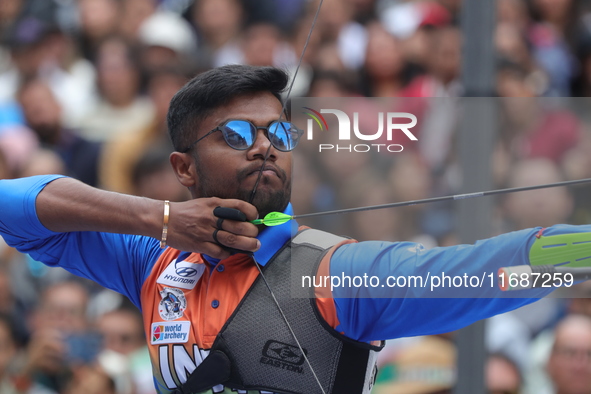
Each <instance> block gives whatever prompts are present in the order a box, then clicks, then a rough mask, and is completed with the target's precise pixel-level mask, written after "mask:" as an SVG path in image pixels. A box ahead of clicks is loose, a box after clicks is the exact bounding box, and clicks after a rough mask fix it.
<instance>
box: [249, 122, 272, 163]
mask: <svg viewBox="0 0 591 394" xmlns="http://www.w3.org/2000/svg"><path fill="white" fill-rule="evenodd" d="M247 154H248V159H249V160H255V159H259V158H261V159H264V158H265V157H266V156H267V155H268V156H269V157H268V158H267V160H271V161H275V160H277V150H276V149H275V147H274V146H273V144H271V141H270V140H269V138H268V137H267V132H266V129H264V128H258V129H257V134H256V139H255V140H254V143H253V144H252V146H251V147H250V149H249V150H248V151H247Z"/></svg>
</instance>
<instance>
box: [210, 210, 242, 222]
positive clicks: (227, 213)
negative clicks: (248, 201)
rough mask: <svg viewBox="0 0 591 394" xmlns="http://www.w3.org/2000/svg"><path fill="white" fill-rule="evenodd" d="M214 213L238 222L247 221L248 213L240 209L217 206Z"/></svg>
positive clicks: (219, 216)
mask: <svg viewBox="0 0 591 394" xmlns="http://www.w3.org/2000/svg"><path fill="white" fill-rule="evenodd" d="M213 214H214V215H215V216H216V217H218V218H222V219H228V220H236V221H238V222H245V221H246V215H245V214H244V213H243V212H241V211H239V210H238V209H234V208H228V207H215V208H214V210H213Z"/></svg>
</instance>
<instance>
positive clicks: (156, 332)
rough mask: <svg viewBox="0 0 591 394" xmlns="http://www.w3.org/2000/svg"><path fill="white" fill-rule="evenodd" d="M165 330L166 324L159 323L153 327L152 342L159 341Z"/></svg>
mask: <svg viewBox="0 0 591 394" xmlns="http://www.w3.org/2000/svg"><path fill="white" fill-rule="evenodd" d="M163 332H164V326H162V325H157V326H154V327H152V342H156V341H159V340H160V337H161V336H162V333H163Z"/></svg>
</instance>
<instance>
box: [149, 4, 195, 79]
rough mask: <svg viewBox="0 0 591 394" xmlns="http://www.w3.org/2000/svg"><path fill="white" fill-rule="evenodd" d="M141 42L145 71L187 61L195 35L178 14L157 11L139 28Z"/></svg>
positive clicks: (192, 51) (191, 53) (191, 54)
mask: <svg viewBox="0 0 591 394" xmlns="http://www.w3.org/2000/svg"><path fill="white" fill-rule="evenodd" d="M139 40H140V42H141V43H142V44H143V46H144V48H143V50H142V64H143V65H144V67H146V68H147V70H149V71H153V70H155V69H159V68H163V67H176V66H183V65H185V64H188V63H190V61H191V58H192V57H193V56H194V54H195V50H196V48H197V38H196V36H195V34H194V33H193V29H192V28H191V25H190V24H189V22H187V21H186V20H185V19H183V18H182V17H181V16H179V15H178V14H175V13H174V12H168V11H159V12H156V13H155V14H153V15H152V16H150V17H149V18H148V19H147V20H146V21H145V22H144V23H143V24H142V25H141V27H140V30H139Z"/></svg>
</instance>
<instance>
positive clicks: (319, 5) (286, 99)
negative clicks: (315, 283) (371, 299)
mask: <svg viewBox="0 0 591 394" xmlns="http://www.w3.org/2000/svg"><path fill="white" fill-rule="evenodd" d="M323 2H324V0H320V2H319V3H318V8H317V9H316V13H315V14H314V19H313V20H312V25H311V26H310V31H308V37H307V38H306V42H305V43H304V48H303V49H302V53H301V54H300V59H299V60H298V65H297V67H296V69H295V71H294V74H293V78H292V79H291V82H290V84H289V88H288V90H287V95H286V97H285V100H283V105H282V107H281V114H280V115H279V121H281V119H282V117H283V116H284V115H285V114H286V113H287V112H286V109H287V103H288V102H289V98H290V96H291V91H292V89H293V85H294V83H295V80H296V78H297V76H298V71H299V70H300V66H301V65H302V61H303V60H304V54H305V53H306V49H307V48H308V44H309V43H310V37H312V32H313V31H314V26H316V21H317V20H318V15H319V14H320V8H321V7H322V3H323ZM286 120H287V116H286ZM272 146H273V144H272V143H271V141H269V147H268V148H267V151H266V152H265V157H264V159H263V164H262V165H261V169H260V170H259V175H258V177H257V180H256V182H255V184H254V187H253V189H252V192H251V194H250V198H249V200H248V202H249V203H250V204H252V202H253V200H254V197H255V194H256V191H257V188H258V185H259V182H260V180H261V178H262V176H263V171H264V169H265V165H266V164H267V160H268V159H269V156H270V155H269V153H270V152H271V147H272ZM251 257H252V261H253V262H254V265H255V266H256V267H257V269H258V270H259V274H260V275H261V278H262V279H263V282H265V286H266V287H267V289H268V290H269V293H270V294H271V298H273V302H274V303H275V305H276V306H277V309H278V310H279V313H280V314H281V317H282V318H283V321H285V324H286V325H287V328H288V329H289V332H290V333H291V336H292V337H293V339H294V340H295V342H296V344H297V346H298V348H299V349H300V352H301V353H302V356H303V357H304V359H305V360H306V363H307V364H308V367H310V371H312V375H313V376H314V379H315V380H316V383H317V384H318V387H319V388H320V391H321V392H322V394H326V391H325V390H324V388H323V387H322V383H320V379H318V376H317V375H316V372H315V371H314V368H313V367H312V364H311V363H310V360H309V359H308V356H307V355H306V352H304V348H303V347H302V345H301V344H300V341H299V340H298V337H297V336H296V334H295V332H294V331H293V329H292V328H291V324H289V321H288V320H287V316H286V315H285V313H284V312H283V309H282V308H281V305H279V301H277V297H275V293H274V292H273V290H272V289H271V286H269V282H267V278H266V277H265V275H264V274H263V270H262V269H261V267H260V266H259V264H258V263H257V261H256V259H255V258H254V253H253V254H251Z"/></svg>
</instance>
